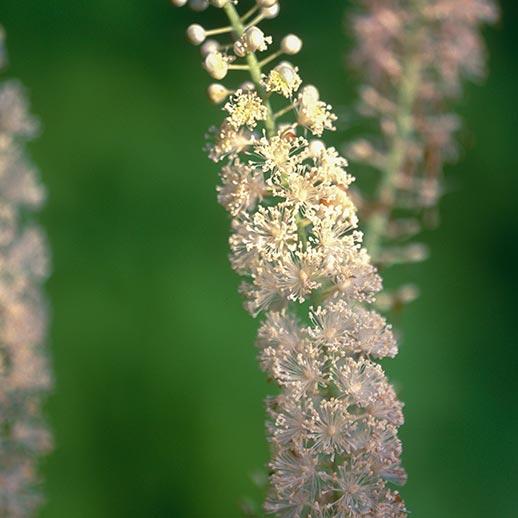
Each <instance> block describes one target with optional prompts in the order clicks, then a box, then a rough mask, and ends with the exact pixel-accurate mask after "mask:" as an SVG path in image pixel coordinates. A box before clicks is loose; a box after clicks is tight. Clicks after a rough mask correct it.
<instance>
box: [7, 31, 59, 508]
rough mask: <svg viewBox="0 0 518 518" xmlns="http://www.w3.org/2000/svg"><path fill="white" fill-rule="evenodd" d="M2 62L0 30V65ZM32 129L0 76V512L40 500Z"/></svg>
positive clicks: (41, 358) (38, 270)
mask: <svg viewBox="0 0 518 518" xmlns="http://www.w3.org/2000/svg"><path fill="white" fill-rule="evenodd" d="M5 64H6V51H5V46H4V33H3V30H2V29H1V28H0V67H3V66H4V65H5ZM37 131H38V124H37V122H36V121H35V119H34V118H33V117H32V116H31V115H30V114H29V112H28V108H27V104H26V100H25V92H24V90H23V88H22V87H21V85H20V84H19V83H18V82H15V81H6V80H0V516H2V517H6V518H26V517H28V516H33V515H34V514H35V513H36V511H37V509H38V507H39V506H40V504H41V501H42V497H41V494H40V492H39V489H38V486H39V479H38V461H39V459H40V458H41V457H42V456H43V455H45V454H46V453H47V452H48V451H49V450H50V448H51V437H50V434H49V431H48V429H47V426H46V424H45V421H44V419H43V416H42V403H43V401H44V399H45V397H46V395H47V393H48V391H49V390H50V388H51V385H52V380H51V376H50V370H49V365H48V358H47V352H46V349H45V341H46V330H47V304H46V301H45V298H44V295H43V292H42V284H43V282H44V281H45V279H46V278H47V275H48V270H49V257H48V251H47V243H46V239H45V236H44V235H43V233H42V232H41V230H40V229H39V228H38V227H37V226H36V225H35V223H34V222H33V221H32V218H31V215H32V213H34V211H36V210H38V209H39V208H40V207H41V205H42V203H43V201H44V200H45V191H44V189H43V187H42V186H41V184H40V182H39V179H38V174H37V171H36V170H35V168H34V166H33V165H32V163H31V162H30V161H29V159H28V158H27V155H26V151H25V144H26V142H27V141H29V140H31V139H32V138H33V137H34V136H35V134H36V133H37Z"/></svg>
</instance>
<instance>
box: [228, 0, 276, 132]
mask: <svg viewBox="0 0 518 518" xmlns="http://www.w3.org/2000/svg"><path fill="white" fill-rule="evenodd" d="M223 9H224V10H225V13H226V15H227V17H228V19H229V21H230V24H231V25H232V28H233V30H234V32H235V33H236V36H237V37H238V38H239V37H240V36H241V35H242V34H243V32H244V31H245V26H244V25H243V22H242V20H241V18H240V16H239V14H238V12H237V11H236V8H235V7H234V5H233V4H232V3H231V2H227V3H226V4H225V6H224V8H223ZM246 60H247V63H248V68H249V70H250V77H251V78H252V81H253V82H254V84H255V86H256V88H257V92H258V93H259V95H260V96H261V98H262V99H263V102H264V105H265V106H266V108H267V110H268V116H267V117H266V121H265V126H266V133H267V134H268V136H269V137H271V136H273V135H274V134H275V117H274V114H273V110H272V107H271V105H270V101H269V100H268V96H267V95H266V92H265V91H264V87H263V85H262V84H261V78H262V70H261V65H260V64H259V61H258V60H257V57H256V55H255V54H254V53H253V52H251V53H250V54H248V55H247V57H246Z"/></svg>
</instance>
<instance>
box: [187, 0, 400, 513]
mask: <svg viewBox="0 0 518 518" xmlns="http://www.w3.org/2000/svg"><path fill="white" fill-rule="evenodd" d="M223 4H224V9H225V11H226V13H227V15H228V17H229V19H230V21H231V22H232V27H233V32H234V37H235V41H238V42H241V43H242V42H243V41H244V40H245V39H246V34H247V33H250V32H251V30H252V27H253V26H247V25H246V23H245V21H244V20H243V17H239V15H238V14H237V11H236V9H235V7H234V5H233V4H234V3H230V2H223ZM260 4H261V3H260V2H259V5H258V6H257V8H256V11H259V12H260V9H261V5H260ZM253 11H254V10H253ZM262 17H263V15H262V14H261V12H260V14H259V18H262ZM255 23H257V21H256V22H255ZM203 31H204V34H205V33H207V32H208V31H205V29H203ZM213 32H216V31H213ZM257 34H259V33H257ZM261 34H262V32H261ZM287 38H288V39H287ZM191 39H192V38H191ZM196 43H198V44H199V43H201V42H200V41H197V42H196ZM301 46H302V44H301V41H300V39H298V38H297V37H296V36H293V35H291V36H289V37H286V38H285V39H284V40H283V43H282V44H281V51H282V49H283V48H284V51H283V52H284V53H285V54H286V53H287V54H290V53H292V54H293V53H294V52H292V51H295V50H297V49H298V50H300V47H301ZM242 48H243V45H241V44H240V45H239V49H240V50H239V52H238V54H237V56H236V55H235V45H226V46H222V47H220V46H219V45H218V44H217V43H214V42H210V45H207V46H206V47H205V49H204V48H203V47H202V53H204V52H205V51H206V50H207V49H208V50H209V54H207V55H206V56H210V55H211V53H218V56H223V57H221V58H218V62H219V63H220V64H221V63H222V62H224V63H225V64H228V63H232V65H230V66H232V67H240V68H241V67H243V68H247V69H248V70H250V72H251V75H252V78H253V79H254V80H255V85H254V86H253V87H251V86H250V85H249V84H247V85H245V86H246V87H243V86H241V87H240V88H238V89H237V90H231V89H227V88H226V87H223V86H222V85H217V86H216V85H212V87H211V88H209V96H210V97H211V98H212V99H213V100H214V101H216V102H223V98H224V97H226V95H227V93H228V95H230V99H229V100H228V102H227V103H226V104H225V105H224V110H225V112H226V118H225V120H224V121H223V123H222V125H221V127H220V128H217V129H215V130H213V131H212V137H211V139H212V142H211V144H210V145H209V155H210V157H211V158H212V159H213V160H214V161H216V162H221V161H224V165H223V167H222V170H221V185H220V186H219V188H218V198H219V201H220V203H221V204H222V205H223V206H224V207H225V208H226V209H227V211H228V212H229V213H230V215H231V217H232V235H231V237H230V248H231V263H232V266H233V267H234V269H235V270H236V271H237V272H238V273H239V274H241V275H243V276H244V277H245V280H244V282H243V284H242V286H241V291H242V293H243V294H244V296H245V298H246V303H245V306H246V308H247V310H248V311H249V312H250V313H251V314H252V315H254V316H256V315H259V314H262V315H264V319H263V321H262V324H261V326H260V330H259V335H258V342H257V344H258V348H259V351H260V352H259V357H260V362H261V365H262V367H263V369H264V370H265V371H266V373H267V374H268V376H269V378H271V380H273V381H275V382H276V384H277V385H278V386H279V387H280V389H281V390H280V394H279V395H278V396H276V397H273V398H271V399H270V400H269V402H268V413H269V417H270V419H269V424H268V432H269V438H270V442H271V446H272V454H273V458H272V461H271V462H270V470H271V477H270V482H271V488H270V493H269V496H268V499H267V502H266V504H265V510H266V511H267V512H268V513H269V514H274V515H276V516H279V517H285V518H289V517H291V518H297V517H300V518H303V517H312V518H324V517H328V518H331V517H335V518H346V517H361V516H365V517H379V518H382V517H383V518H391V517H394V518H396V517H404V516H406V509H405V506H404V504H403V502H402V500H401V498H400V497H399V494H398V493H397V491H395V490H394V489H393V488H392V487H390V485H391V484H392V483H393V484H403V483H404V482H405V479H406V475H405V472H404V470H403V469H402V467H401V465H400V454H401V443H400V441H399V440H398V438H397V429H398V427H399V426H401V424H402V423H403V415H402V404H401V403H400V402H399V401H398V399H397V397H396V394H395V391H394V389H393V388H392V386H391V385H390V383H389V382H388V380H387V378H386V376H385V374H384V372H383V369H382V368H381V366H380V365H379V363H377V362H376V360H378V359H380V358H385V357H394V356H395V355H396V353H397V344H396V339H395V337H394V334H393V332H392V330H391V327H390V325H388V324H387V322H386V321H385V319H384V318H383V317H381V316H380V315H379V314H378V313H377V312H376V311H374V310H373V309H372V308H371V307H370V305H371V303H372V302H373V300H374V297H375V295H376V293H377V292H379V291H380V289H381V280H380V277H379V276H378V274H377V271H376V269H375V268H374V267H373V266H372V264H371V262H370V257H369V255H368V253H367V251H366V250H365V249H364V248H363V247H362V234H361V232H359V231H358V230H357V227H358V218H357V215H356V208H355V206H354V204H353V202H352V200H351V197H350V193H349V186H350V184H351V183H352V181H353V178H352V177H351V175H350V174H349V173H348V172H347V170H346V166H347V161H346V160H345V159H344V158H343V157H341V156H340V155H339V153H338V152H337V151H336V149H334V148H332V147H327V146H326V145H325V144H324V143H323V142H321V141H320V140H311V139H313V138H314V137H320V136H321V135H322V134H323V132H324V131H325V130H332V129H333V123H334V121H335V119H336V117H335V115H334V114H333V113H332V111H331V107H330V106H329V105H328V104H327V103H325V102H323V101H321V100H320V96H319V92H318V90H317V89H316V88H315V87H314V86H311V85H306V86H302V85H301V83H302V81H301V79H300V76H299V74H298V70H297V69H296V68H295V67H294V66H293V65H291V64H290V63H288V62H282V63H280V64H279V65H277V66H276V67H274V68H273V69H272V71H270V72H269V73H263V71H262V67H263V66H264V65H265V64H267V63H269V62H270V61H271V60H269V59H268V58H265V60H263V61H262V62H258V61H257V58H256V57H255V54H253V53H248V54H247V57H248V60H247V64H246V65H240V64H239V63H237V64H236V58H237V57H239V56H240V53H241V50H242ZM225 49H234V51H232V50H230V51H228V50H225ZM263 49H264V47H262V46H257V50H263ZM298 50H297V51H298ZM222 52H223V53H224V52H234V55H231V54H230V53H228V54H225V55H224V54H221V53H222ZM209 62H210V63H211V62H212V61H211V60H209ZM226 66H227V65H225V67H226ZM205 67H206V68H207V70H208V71H209V73H211V75H212V76H213V77H214V78H216V79H218V80H219V78H220V77H221V70H220V69H219V68H216V69H213V70H212V72H211V69H210V67H209V66H207V57H205ZM282 102H284V103H286V102H287V103H288V106H286V107H284V108H281V109H280V110H279V111H278V112H274V111H273V108H272V106H274V105H275V104H281V103H282ZM284 116H287V117H290V119H289V120H284V121H283V122H282V123H280V119H281V117H284ZM387 482H388V483H391V484H387Z"/></svg>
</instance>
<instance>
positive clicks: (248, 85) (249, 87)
mask: <svg viewBox="0 0 518 518" xmlns="http://www.w3.org/2000/svg"><path fill="white" fill-rule="evenodd" d="M239 89H240V90H243V91H244V92H253V91H254V90H255V85H254V83H252V81H245V82H244V83H243V84H242V85H241V86H240V87H239Z"/></svg>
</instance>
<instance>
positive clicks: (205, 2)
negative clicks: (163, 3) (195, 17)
mask: <svg viewBox="0 0 518 518" xmlns="http://www.w3.org/2000/svg"><path fill="white" fill-rule="evenodd" d="M189 7H190V8H191V9H192V10H193V11H205V9H207V7H209V0H189Z"/></svg>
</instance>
